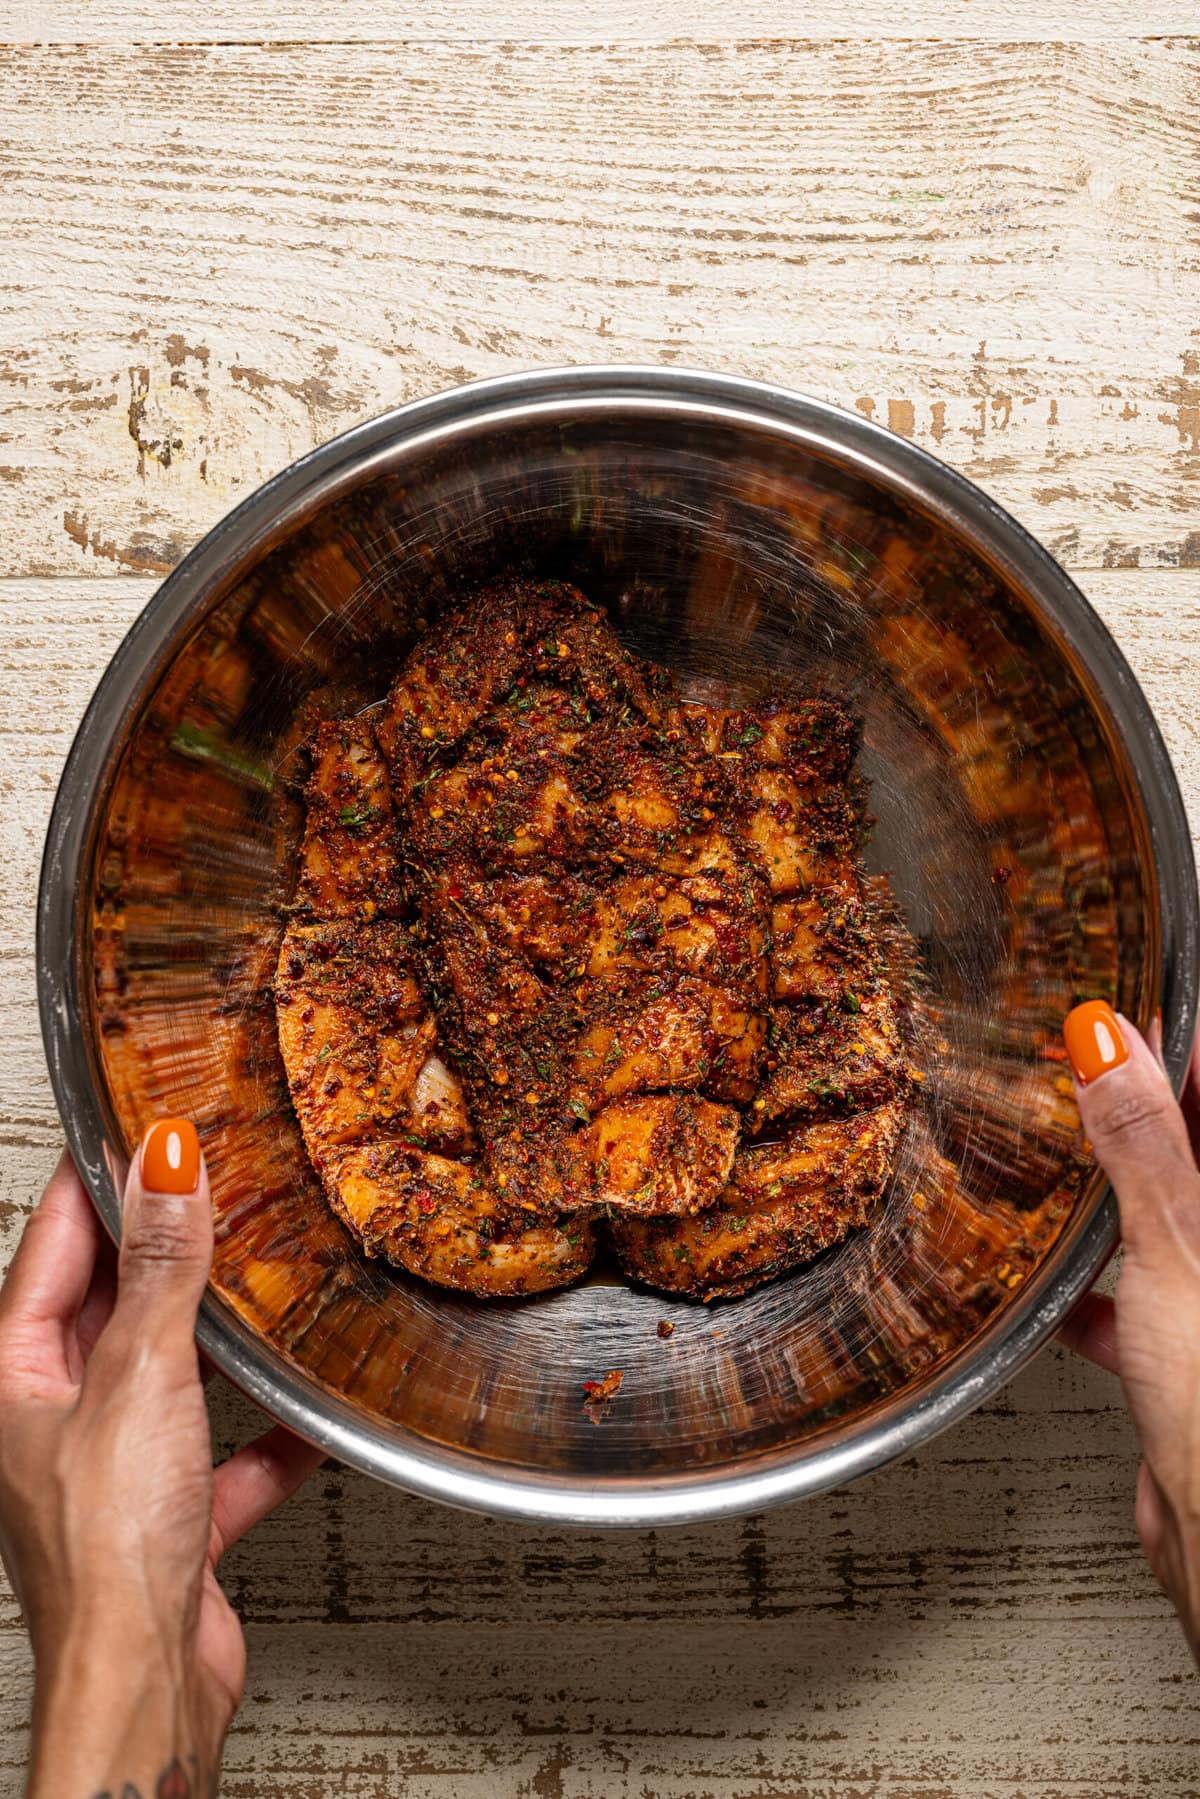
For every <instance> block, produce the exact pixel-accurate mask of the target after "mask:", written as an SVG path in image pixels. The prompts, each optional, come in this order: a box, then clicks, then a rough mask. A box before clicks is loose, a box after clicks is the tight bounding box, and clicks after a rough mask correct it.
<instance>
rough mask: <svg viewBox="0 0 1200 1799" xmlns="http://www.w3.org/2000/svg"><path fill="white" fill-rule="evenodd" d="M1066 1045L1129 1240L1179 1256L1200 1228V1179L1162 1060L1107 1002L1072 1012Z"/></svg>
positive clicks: (1133, 1246)
mask: <svg viewBox="0 0 1200 1799" xmlns="http://www.w3.org/2000/svg"><path fill="white" fill-rule="evenodd" d="M1063 1041H1064V1043H1065V1044H1066V1049H1067V1055H1068V1056H1069V1058H1070V1061H1071V1069H1072V1072H1073V1073H1074V1076H1075V1087H1076V1093H1077V1096H1078V1100H1079V1115H1080V1118H1081V1119H1082V1121H1083V1128H1084V1130H1085V1131H1086V1133H1087V1135H1088V1137H1089V1139H1090V1140H1091V1144H1092V1147H1093V1149H1094V1150H1095V1152H1096V1160H1097V1161H1098V1162H1099V1163H1100V1166H1101V1167H1102V1168H1103V1170H1104V1172H1105V1174H1107V1176H1108V1178H1109V1180H1110V1181H1111V1182H1112V1185H1113V1191H1114V1192H1115V1194H1116V1196H1117V1205H1118V1207H1119V1208H1120V1213H1121V1238H1122V1241H1123V1242H1124V1244H1125V1246H1126V1248H1127V1249H1129V1250H1131V1251H1133V1252H1135V1253H1141V1254H1145V1253H1156V1252H1166V1253H1175V1252H1176V1251H1177V1249H1178V1247H1179V1238H1180V1234H1181V1232H1182V1233H1183V1234H1185V1235H1186V1236H1188V1237H1190V1236H1191V1235H1192V1234H1193V1232H1194V1231H1195V1229H1196V1228H1197V1226H1198V1225H1200V1174H1197V1171H1196V1163H1195V1160H1194V1158H1193V1156H1192V1149H1191V1143H1190V1141H1189V1139H1188V1131H1187V1125H1186V1123H1185V1122H1184V1117H1183V1113H1182V1111H1181V1110H1180V1107H1179V1105H1178V1103H1177V1101H1176V1099H1175V1095H1174V1093H1173V1092H1172V1091H1171V1086H1170V1082H1169V1081H1168V1080H1167V1077H1166V1075H1165V1074H1164V1072H1163V1070H1162V1067H1161V1065H1160V1063H1159V1062H1158V1061H1157V1059H1156V1058H1155V1056H1154V1054H1153V1052H1152V1051H1151V1050H1150V1048H1149V1046H1148V1045H1147V1043H1146V1042H1145V1040H1144V1039H1143V1038H1142V1037H1141V1036H1140V1035H1139V1033H1138V1032H1137V1031H1136V1030H1135V1029H1134V1027H1133V1026H1132V1025H1131V1024H1130V1023H1129V1020H1128V1019H1127V1018H1121V1017H1119V1016H1118V1015H1117V1014H1116V1013H1115V1012H1113V1011H1112V1010H1111V1009H1110V1008H1109V1007H1108V1006H1106V1005H1105V1004H1104V1002H1103V1001H1102V1000H1089V1001H1088V1002H1087V1004H1086V1005H1082V1006H1076V1007H1075V1010H1074V1011H1073V1012H1071V1013H1069V1014H1068V1016H1067V1020H1066V1023H1065V1024H1064V1025H1063Z"/></svg>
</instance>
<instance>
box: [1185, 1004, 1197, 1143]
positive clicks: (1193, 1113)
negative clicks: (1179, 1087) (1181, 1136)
mask: <svg viewBox="0 0 1200 1799" xmlns="http://www.w3.org/2000/svg"><path fill="white" fill-rule="evenodd" d="M1183 1117H1184V1122H1185V1124H1186V1125H1187V1128H1188V1136H1189V1137H1190V1138H1191V1143H1192V1154H1193V1156H1195V1158H1196V1160H1197V1162H1200V1031H1197V1033H1196V1036H1195V1040H1194V1041H1193V1043H1192V1054H1191V1058H1190V1060H1189V1062H1188V1071H1187V1078H1186V1079H1185V1081H1184V1084H1183Z"/></svg>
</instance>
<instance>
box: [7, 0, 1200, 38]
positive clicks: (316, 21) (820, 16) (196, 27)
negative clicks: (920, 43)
mask: <svg viewBox="0 0 1200 1799" xmlns="http://www.w3.org/2000/svg"><path fill="white" fill-rule="evenodd" d="M1133 26H1136V29H1137V31H1138V33H1139V34H1140V35H1142V36H1144V37H1150V36H1156V37H1158V36H1166V35H1168V34H1169V33H1172V32H1180V33H1192V32H1194V31H1195V28H1196V18H1195V13H1194V11H1193V9H1192V7H1191V6H1190V4H1189V3H1188V0H1146V3H1145V4H1144V5H1142V6H1140V7H1139V9H1138V11H1137V15H1136V19H1134V18H1132V17H1131V14H1130V9H1129V7H1128V6H1127V5H1126V4H1125V3H1124V0H941V3H940V4H932V3H925V0H890V3H888V0H864V3H863V4H861V5H859V6H856V7H855V9H854V12H853V14H852V15H850V16H848V15H847V13H846V9H845V7H844V6H842V5H839V4H836V0H801V3H800V4H795V3H793V0H742V3H741V4H740V5H738V6H736V7H731V6H729V5H728V4H726V3H725V0H670V4H665V5H664V4H660V5H656V6H648V5H646V4H645V0H599V4H594V5H591V6H588V7H586V8H585V7H581V6H580V5H579V4H578V3H577V0H501V3H500V4H497V5H489V6H482V5H479V4H473V3H470V0H430V3H429V4H428V5H426V6H421V7H418V6H414V5H412V4H411V3H408V4H395V3H394V0H393V3H391V4H383V5H380V4H379V0H250V3H247V4H242V3H241V0H209V3H208V4H206V5H204V6H198V5H196V4H195V3H194V0H191V3H188V0H182V3H181V4H178V5H173V6H171V7H169V8H164V7H162V6H161V5H155V4H153V0H88V4H87V6H86V8H82V7H80V6H79V4H78V3H77V0H15V6H12V7H11V10H10V17H9V21H8V23H6V24H5V25H4V27H3V37H4V39H6V40H8V41H10V42H14V43H51V44H57V43H77V42H78V43H90V44H130V43H156V44H157V43H229V42H243V43H245V42H250V43H254V42H259V41H261V40H264V39H266V40H274V41H277V42H278V41H289V42H300V43H313V44H319V43H325V42H343V43H345V42H354V43H380V42H387V41H391V42H405V43H412V42H421V41H428V40H434V41H443V42H445V41H449V42H456V41H457V42H480V41H484V40H489V39H490V40H494V41H500V42H504V41H508V40H520V41H523V42H528V43H554V44H576V43H629V42H632V43H661V42H664V41H676V42H698V43H727V42H729V41H731V40H741V41H743V42H744V41H746V40H747V39H753V38H780V37H786V38H846V37H854V38H868V37H870V38H904V37H911V38H946V37H971V38H975V39H980V40H1003V41H1014V40H1016V39H1026V40H1041V41H1043V42H1046V41H1051V42H1052V41H1055V40H1058V39H1061V38H1072V39H1081V40H1085V41H1091V42H1098V41H1101V40H1103V39H1107V38H1124V37H1128V36H1129V34H1130V30H1131V27H1133Z"/></svg>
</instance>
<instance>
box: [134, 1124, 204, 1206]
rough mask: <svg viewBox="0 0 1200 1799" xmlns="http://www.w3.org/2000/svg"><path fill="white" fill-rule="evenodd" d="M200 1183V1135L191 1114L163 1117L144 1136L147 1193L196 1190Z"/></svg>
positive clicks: (144, 1181)
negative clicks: (185, 1116)
mask: <svg viewBox="0 0 1200 1799" xmlns="http://www.w3.org/2000/svg"><path fill="white" fill-rule="evenodd" d="M199 1184H200V1139H199V1137H197V1135H196V1127H195V1125H194V1124H193V1123H192V1121H191V1119H190V1118H160V1119H159V1121H158V1123H157V1124H152V1125H151V1126H150V1129H149V1130H148V1131H147V1132H146V1135H145V1136H144V1137H143V1138H142V1185H143V1187H145V1189H146V1191H147V1192H148V1193H194V1192H195V1191H196V1188H197V1187H198V1186H199Z"/></svg>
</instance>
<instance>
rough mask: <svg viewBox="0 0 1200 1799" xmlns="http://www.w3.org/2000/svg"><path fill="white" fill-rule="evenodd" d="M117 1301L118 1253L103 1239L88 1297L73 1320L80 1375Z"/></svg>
mask: <svg viewBox="0 0 1200 1799" xmlns="http://www.w3.org/2000/svg"><path fill="white" fill-rule="evenodd" d="M116 1298H117V1252H116V1249H115V1248H114V1246H113V1244H112V1243H110V1242H109V1240H108V1238H107V1237H105V1238H104V1239H103V1240H102V1241H101V1244H100V1253H99V1255H98V1256H97V1257H96V1266H95V1268H94V1269H93V1271H92V1279H91V1284H90V1286H89V1287H88V1290H87V1297H86V1299H85V1300H84V1302H83V1304H82V1305H81V1306H80V1308H79V1316H78V1318H77V1319H76V1320H75V1345H74V1347H75V1352H76V1355H77V1358H78V1374H79V1375H81V1374H82V1372H83V1369H84V1368H86V1366H87V1364H88V1361H89V1360H90V1358H91V1354H92V1351H93V1349H95V1347H96V1345H97V1343H98V1342H99V1341H100V1338H101V1336H102V1335H103V1334H104V1331H105V1329H106V1328H107V1325H108V1321H109V1319H110V1318H111V1317H112V1314H113V1306H114V1305H115V1304H116ZM77 1378H78V1375H77Z"/></svg>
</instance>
